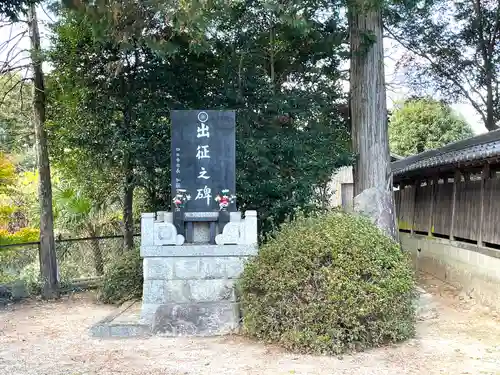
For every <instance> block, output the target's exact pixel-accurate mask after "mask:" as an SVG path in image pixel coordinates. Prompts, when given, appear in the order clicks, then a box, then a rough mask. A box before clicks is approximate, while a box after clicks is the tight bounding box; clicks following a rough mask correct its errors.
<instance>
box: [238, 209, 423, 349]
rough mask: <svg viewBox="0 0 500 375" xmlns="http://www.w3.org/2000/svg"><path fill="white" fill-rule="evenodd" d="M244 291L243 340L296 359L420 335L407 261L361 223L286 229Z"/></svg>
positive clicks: (347, 218) (311, 220)
mask: <svg viewBox="0 0 500 375" xmlns="http://www.w3.org/2000/svg"><path fill="white" fill-rule="evenodd" d="M239 289H240V293H241V302H242V308H243V316H244V318H243V322H244V332H245V333H246V334H248V335H250V336H252V337H255V338H257V339H259V340H265V341H268V342H274V343H278V344H280V345H282V346H284V347H286V348H287V349H290V350H293V351H298V352H305V353H315V354H342V353H345V352H351V351H354V350H363V349H367V348H371V347H376V346H380V345H383V344H386V343H392V342H398V341H402V340H405V339H408V338H410V337H412V336H413V335H414V332H415V306H414V303H413V302H414V296H415V293H414V274H413V271H412V268H411V266H410V262H409V259H408V257H407V255H406V254H405V253H403V252H402V251H401V249H400V247H399V245H398V244H397V243H396V242H394V241H393V240H391V239H390V238H388V237H386V236H385V235H384V234H383V233H382V232H381V231H380V230H379V229H378V228H376V227H375V226H374V225H372V224H371V223H370V222H369V221H368V220H367V219H366V218H363V217H358V216H353V215H349V214H346V213H342V212H333V213H328V214H323V215H316V216H314V217H308V218H305V217H303V216H300V217H298V218H297V219H296V220H295V221H293V222H290V223H285V224H284V225H283V226H282V227H281V228H280V230H279V231H278V232H277V233H275V234H274V236H273V237H272V238H270V239H269V241H268V242H267V243H265V244H264V245H263V246H261V248H260V250H259V254H258V256H256V257H255V258H253V259H252V260H250V261H249V262H248V263H247V264H246V266H245V270H244V272H243V274H242V278H241V280H240V284H239Z"/></svg>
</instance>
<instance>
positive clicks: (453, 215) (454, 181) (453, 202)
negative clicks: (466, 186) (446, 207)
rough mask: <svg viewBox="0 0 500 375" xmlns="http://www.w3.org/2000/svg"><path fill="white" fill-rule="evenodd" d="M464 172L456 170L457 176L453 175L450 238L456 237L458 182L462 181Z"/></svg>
mask: <svg viewBox="0 0 500 375" xmlns="http://www.w3.org/2000/svg"><path fill="white" fill-rule="evenodd" d="M461 180H462V174H461V172H460V170H458V169H457V170H456V171H455V176H454V177H453V194H452V198H451V199H452V201H451V225H450V240H454V239H455V233H454V231H455V211H456V201H457V183H458V182H461Z"/></svg>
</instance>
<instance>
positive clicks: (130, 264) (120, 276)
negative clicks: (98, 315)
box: [99, 249, 143, 303]
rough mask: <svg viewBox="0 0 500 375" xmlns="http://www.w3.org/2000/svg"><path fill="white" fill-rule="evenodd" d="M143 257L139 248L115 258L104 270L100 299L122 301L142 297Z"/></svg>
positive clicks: (110, 301) (103, 300)
mask: <svg viewBox="0 0 500 375" xmlns="http://www.w3.org/2000/svg"><path fill="white" fill-rule="evenodd" d="M142 283H143V274H142V259H141V257H140V254H139V250H138V249H134V250H133V251H129V252H126V253H124V254H123V255H122V256H120V257H119V258H117V259H115V260H113V262H111V263H110V264H109V266H108V267H107V268H106V269H105V271H104V280H103V283H102V286H101V288H100V291H99V299H100V300H101V301H102V302H105V303H122V302H124V301H127V300H131V299H135V298H141V297H142Z"/></svg>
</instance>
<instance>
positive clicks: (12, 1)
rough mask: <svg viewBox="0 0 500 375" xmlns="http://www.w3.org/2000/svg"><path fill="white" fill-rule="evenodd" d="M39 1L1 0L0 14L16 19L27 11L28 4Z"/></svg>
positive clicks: (39, 0)
mask: <svg viewBox="0 0 500 375" xmlns="http://www.w3.org/2000/svg"><path fill="white" fill-rule="evenodd" d="M40 2H41V0H2V1H0V16H5V17H7V18H9V19H11V20H13V21H17V20H18V19H19V16H20V15H22V14H25V13H26V12H27V10H28V7H29V6H30V5H32V4H37V3H40Z"/></svg>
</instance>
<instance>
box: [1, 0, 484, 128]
mask: <svg viewBox="0 0 500 375" xmlns="http://www.w3.org/2000/svg"><path fill="white" fill-rule="evenodd" d="M0 1H2V0H0ZM52 18H53V15H51V14H49V13H48V12H46V10H45V9H44V8H42V7H41V6H39V7H38V19H39V23H40V36H41V40H42V47H47V46H48V45H49V41H48V36H49V31H48V28H47V27H46V25H47V24H48V23H49V22H50V21H51V19H52ZM23 27H24V26H23ZM23 27H21V26H13V27H10V26H9V27H5V26H4V27H1V28H0V66H2V65H3V63H4V61H5V60H6V59H7V56H8V53H9V51H10V56H13V55H16V54H17V53H18V52H19V54H18V56H17V57H16V59H15V60H16V62H17V63H18V64H26V62H27V60H23V58H25V57H26V56H27V50H28V49H29V38H28V36H27V34H26V36H25V37H24V38H18V39H17V40H16V42H18V43H17V45H16V46H14V44H13V43H9V44H8V45H7V41H8V40H9V39H11V38H12V36H14V35H17V34H18V33H19V32H21V31H22V30H23ZM384 49H385V55H386V58H385V61H384V63H385V76H386V83H388V90H387V107H388V108H389V109H391V108H392V107H393V105H394V103H395V102H396V101H398V100H401V99H404V98H405V96H407V95H408V94H409V93H410V89H409V88H408V86H406V85H405V79H404V74H402V72H397V71H396V61H397V59H398V57H400V56H401V55H402V54H403V53H404V50H403V49H402V48H401V47H399V46H397V45H396V44H394V43H393V42H391V41H390V40H388V39H385V40H384ZM44 70H45V71H48V70H50V66H48V65H47V64H44ZM343 86H344V89H345V90H348V89H349V84H348V82H345V83H344V85H343ZM452 107H453V109H454V110H456V111H457V112H458V113H460V114H461V115H462V116H463V117H464V118H465V119H466V120H467V122H468V123H469V124H470V125H471V127H472V130H473V131H474V133H476V134H480V133H485V132H486V131H487V130H486V128H485V127H484V125H482V122H481V120H480V117H479V115H478V114H477V113H476V111H475V110H474V108H473V107H472V106H471V105H470V104H468V103H461V104H454V105H452Z"/></svg>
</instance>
